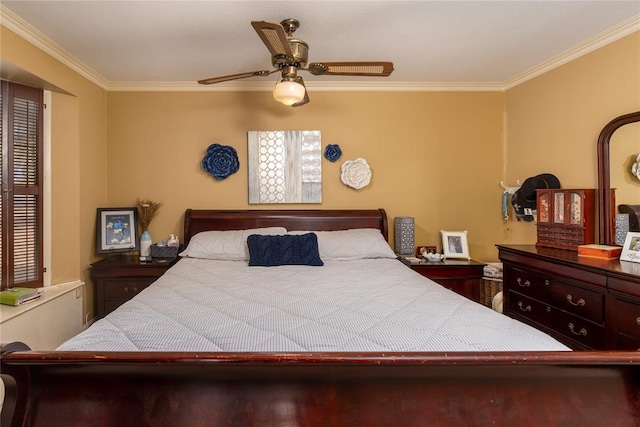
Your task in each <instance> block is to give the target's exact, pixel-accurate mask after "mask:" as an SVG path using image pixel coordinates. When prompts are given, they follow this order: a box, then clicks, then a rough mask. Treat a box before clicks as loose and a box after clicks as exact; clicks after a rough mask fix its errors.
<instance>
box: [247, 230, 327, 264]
mask: <svg viewBox="0 0 640 427" xmlns="http://www.w3.org/2000/svg"><path fill="white" fill-rule="evenodd" d="M247 246H249V265H250V266H262V267H273V266H276V265H312V266H321V265H324V263H323V262H322V260H321V259H320V253H319V252H318V236H316V235H315V233H307V234H299V235H289V234H285V235H283V236H265V235H260V234H252V235H250V236H249V237H247Z"/></svg>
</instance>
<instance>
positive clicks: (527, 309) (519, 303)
mask: <svg viewBox="0 0 640 427" xmlns="http://www.w3.org/2000/svg"><path fill="white" fill-rule="evenodd" d="M518 307H519V308H520V310H522V311H531V306H530V305H527V306H526V307H523V304H522V301H518Z"/></svg>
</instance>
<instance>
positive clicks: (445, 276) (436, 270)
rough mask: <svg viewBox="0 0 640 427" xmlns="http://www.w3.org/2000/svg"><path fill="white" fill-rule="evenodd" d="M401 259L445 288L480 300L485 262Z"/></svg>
mask: <svg viewBox="0 0 640 427" xmlns="http://www.w3.org/2000/svg"><path fill="white" fill-rule="evenodd" d="M400 261H402V262H403V263H404V264H406V265H407V266H409V267H411V269H412V270H414V271H417V272H418V273H420V274H422V275H423V276H425V277H428V278H429V279H431V280H433V281H434V282H436V283H438V284H440V285H442V286H444V287H445V288H447V289H451V290H452V291H454V292H456V293H458V294H460V295H462V296H465V297H467V298H469V299H470V300H473V301H475V302H478V303H479V302H480V286H481V285H482V275H483V271H484V270H483V269H484V266H485V264H484V263H482V262H478V261H473V260H471V261H467V260H458V259H446V260H444V261H438V262H420V263H414V262H410V261H409V260H407V259H405V258H404V257H400Z"/></svg>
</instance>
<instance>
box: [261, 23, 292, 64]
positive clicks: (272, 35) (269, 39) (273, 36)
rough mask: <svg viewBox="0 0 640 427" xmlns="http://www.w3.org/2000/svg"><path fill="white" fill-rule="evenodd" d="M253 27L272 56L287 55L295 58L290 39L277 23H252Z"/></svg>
mask: <svg viewBox="0 0 640 427" xmlns="http://www.w3.org/2000/svg"><path fill="white" fill-rule="evenodd" d="M251 26H252V27H253V29H254V30H256V32H257V33H258V35H259V36H260V39H262V42H263V43H264V44H265V46H267V49H269V52H271V55H272V56H276V55H285V56H287V57H289V58H293V52H291V46H290V45H289V39H287V33H286V32H285V31H284V27H283V26H282V25H280V24H277V23H275V22H267V21H251Z"/></svg>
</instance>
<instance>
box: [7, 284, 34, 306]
mask: <svg viewBox="0 0 640 427" xmlns="http://www.w3.org/2000/svg"><path fill="white" fill-rule="evenodd" d="M41 295H42V291H41V290H39V289H34V288H20V287H17V288H11V289H7V290H4V291H2V292H0V304H5V305H12V306H18V305H21V304H24V303H27V302H29V301H33V300H35V299H37V298H40V296H41Z"/></svg>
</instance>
